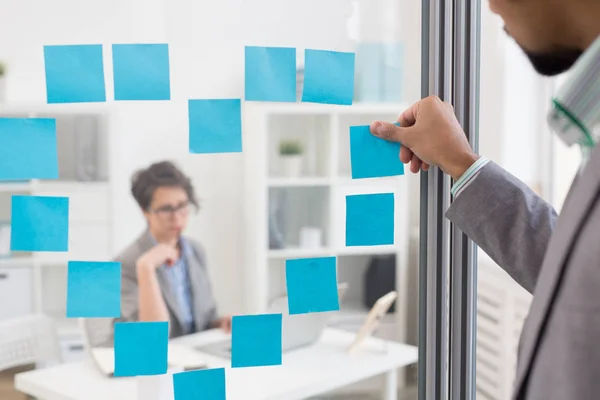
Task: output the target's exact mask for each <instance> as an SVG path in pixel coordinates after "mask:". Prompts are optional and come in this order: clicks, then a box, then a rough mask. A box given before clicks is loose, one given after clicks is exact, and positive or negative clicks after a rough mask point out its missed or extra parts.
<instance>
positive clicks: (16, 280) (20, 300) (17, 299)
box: [0, 263, 33, 320]
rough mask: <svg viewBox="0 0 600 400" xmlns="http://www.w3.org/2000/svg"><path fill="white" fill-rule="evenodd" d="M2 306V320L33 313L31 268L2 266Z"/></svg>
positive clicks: (0, 279)
mask: <svg viewBox="0 0 600 400" xmlns="http://www.w3.org/2000/svg"><path fill="white" fill-rule="evenodd" d="M6 264H8V263H6ZM0 305H1V307H0V320H2V319H8V318H14V317H20V316H23V315H27V314H30V313H32V312H33V279H32V269H31V267H28V266H25V265H17V266H15V267H2V266H0Z"/></svg>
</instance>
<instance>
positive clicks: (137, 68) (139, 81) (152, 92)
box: [112, 44, 171, 100]
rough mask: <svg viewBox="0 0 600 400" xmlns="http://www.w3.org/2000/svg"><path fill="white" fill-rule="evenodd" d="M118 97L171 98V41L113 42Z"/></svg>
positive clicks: (116, 93)
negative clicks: (147, 42)
mask: <svg viewBox="0 0 600 400" xmlns="http://www.w3.org/2000/svg"><path fill="white" fill-rule="evenodd" d="M112 57H113V74H114V85H115V100H170V99H171V78H170V72H169V71H170V69H169V45H168V44H113V46H112Z"/></svg>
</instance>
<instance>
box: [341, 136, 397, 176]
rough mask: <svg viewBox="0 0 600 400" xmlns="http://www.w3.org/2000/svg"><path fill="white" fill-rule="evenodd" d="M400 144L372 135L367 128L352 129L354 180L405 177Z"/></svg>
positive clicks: (351, 143) (351, 158) (351, 144)
mask: <svg viewBox="0 0 600 400" xmlns="http://www.w3.org/2000/svg"><path fill="white" fill-rule="evenodd" d="M399 156H400V143H396V142H389V141H387V140H384V139H381V138H378V137H376V136H373V135H372V134H371V129H370V127H369V126H368V125H366V126H351V127H350V165H351V168H352V179H360V178H376V177H382V176H394V175H404V164H403V163H402V162H401V161H400V157H399Z"/></svg>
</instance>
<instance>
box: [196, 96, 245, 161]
mask: <svg viewBox="0 0 600 400" xmlns="http://www.w3.org/2000/svg"><path fill="white" fill-rule="evenodd" d="M188 113H189V124H190V125H189V129H190V132H189V137H190V142H189V146H190V153H197V154H201V153H239V152H241V151H242V106H241V100H240V99H220V100H189V102H188Z"/></svg>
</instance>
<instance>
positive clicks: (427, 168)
mask: <svg viewBox="0 0 600 400" xmlns="http://www.w3.org/2000/svg"><path fill="white" fill-rule="evenodd" d="M421 169H423V171H425V172H427V171H429V164H427V163H426V162H424V163H423V164H421Z"/></svg>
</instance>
